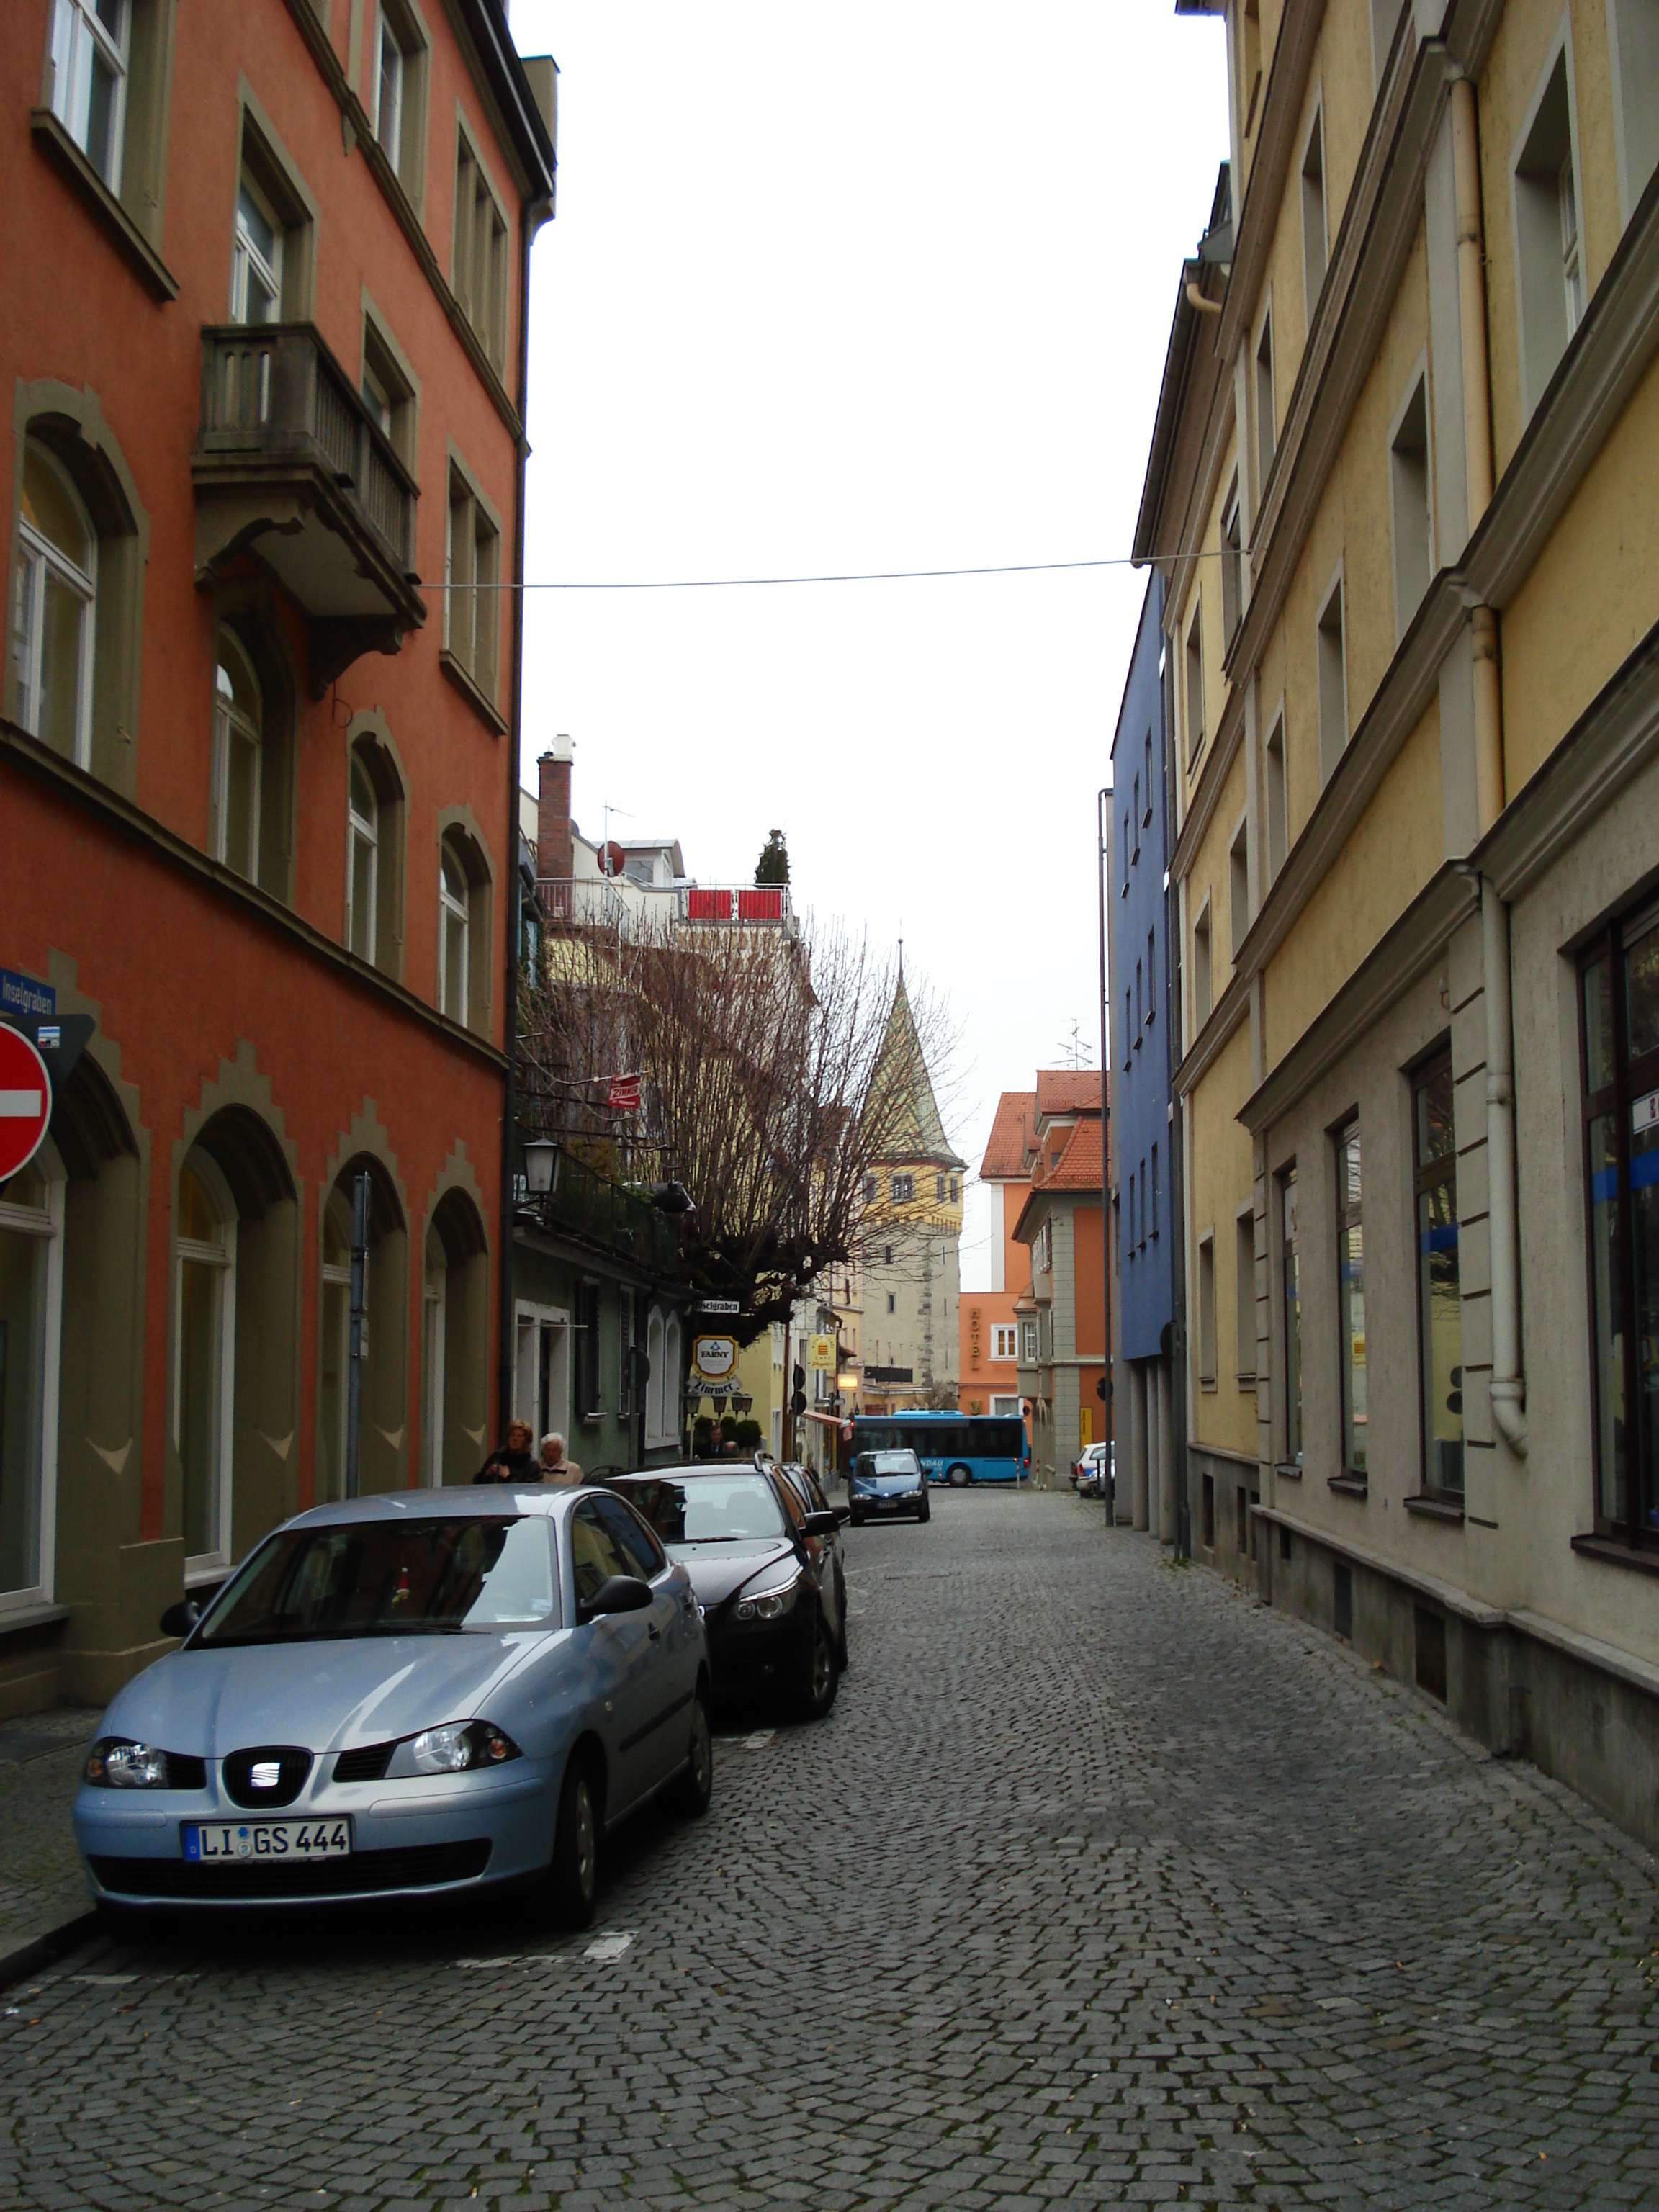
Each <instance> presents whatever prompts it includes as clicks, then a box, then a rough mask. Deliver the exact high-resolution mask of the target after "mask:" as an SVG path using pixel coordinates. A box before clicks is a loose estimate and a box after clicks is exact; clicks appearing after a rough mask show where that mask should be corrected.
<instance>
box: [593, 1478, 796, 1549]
mask: <svg viewBox="0 0 1659 2212" xmlns="http://www.w3.org/2000/svg"><path fill="white" fill-rule="evenodd" d="M617 1489H618V1490H620V1491H621V1492H622V1494H623V1497H624V1498H627V1500H628V1502H629V1504H630V1505H632V1506H634V1507H635V1508H636V1510H638V1511H639V1512H641V1513H642V1514H643V1515H644V1516H645V1518H646V1519H647V1521H648V1522H650V1523H651V1526H652V1527H653V1528H654V1529H655V1530H656V1532H657V1534H658V1535H659V1536H660V1537H661V1539H662V1541H663V1542H664V1543H665V1544H738V1543H741V1542H743V1541H744V1538H746V1537H747V1538H754V1537H770V1536H782V1535H784V1534H787V1530H786V1529H785V1528H784V1525H783V1508H782V1507H781V1505H780V1504H779V1503H778V1498H777V1492H775V1490H774V1489H773V1487H772V1486H771V1484H770V1483H769V1481H768V1480H766V1477H765V1476H764V1475H763V1474H691V1475H687V1476H685V1477H684V1479H683V1480H682V1479H680V1478H678V1477H677V1476H670V1475H653V1476H651V1477H649V1478H648V1479H646V1480H641V1481H639V1482H629V1483H625V1484H624V1483H618V1484H617Z"/></svg>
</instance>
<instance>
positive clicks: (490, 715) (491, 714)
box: [438, 645, 507, 738]
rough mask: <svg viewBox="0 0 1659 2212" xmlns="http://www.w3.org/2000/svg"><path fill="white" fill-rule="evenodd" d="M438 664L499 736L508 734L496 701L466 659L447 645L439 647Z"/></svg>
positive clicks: (502, 736)
mask: <svg viewBox="0 0 1659 2212" xmlns="http://www.w3.org/2000/svg"><path fill="white" fill-rule="evenodd" d="M438 665H439V667H440V668H441V669H442V671H443V672H444V674H445V675H446V676H447V678H449V680H450V682H451V683H452V684H453V685H454V686H455V689H456V690H458V691H459V693H460V694H461V696H462V697H463V698H464V699H465V700H466V701H467V702H469V704H470V705H471V707H472V708H473V710H474V711H475V713H477V714H478V715H479V716H480V718H481V719H482V720H484V721H486V722H488V723H489V726H490V728H491V729H492V730H493V731H494V732H495V735H496V736H497V737H498V738H504V737H505V736H506V735H507V723H506V721H505V720H504V719H503V718H502V716H501V714H498V713H497V712H496V710H495V702H494V701H493V700H492V699H491V698H490V697H489V695H488V693H487V692H485V691H484V690H483V689H482V687H481V686H480V685H479V684H478V681H477V678H476V677H475V676H474V675H473V673H472V671H471V669H470V668H468V667H467V666H466V665H465V662H464V661H460V660H458V659H456V657H455V655H454V654H453V653H452V652H451V651H450V649H449V647H447V645H444V646H440V647H439V648H438Z"/></svg>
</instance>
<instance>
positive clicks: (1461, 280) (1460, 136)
mask: <svg viewBox="0 0 1659 2212" xmlns="http://www.w3.org/2000/svg"><path fill="white" fill-rule="evenodd" d="M1451 127H1452V177H1453V189H1454V193H1455V209H1456V228H1457V302H1458V314H1459V323H1460V335H1461V337H1462V354H1463V455H1464V471H1465V474H1464V482H1465V487H1466V490H1467V495H1468V510H1469V531H1470V533H1471V535H1473V533H1474V530H1475V528H1476V526H1478V524H1479V523H1480V518H1481V516H1482V515H1483V514H1484V513H1486V508H1487V507H1488V506H1489V505H1490V504H1491V501H1492V394H1491V380H1490V374H1489V370H1488V365H1487V359H1486V261H1485V256H1486V243H1485V240H1484V237H1483V235H1482V229H1481V221H1480V138H1479V134H1478V130H1477V125H1476V116H1475V104H1474V86H1473V85H1472V84H1471V83H1470V82H1469V81H1468V78H1467V77H1459V78H1458V79H1457V80H1456V81H1455V82H1454V84H1453V86H1452V88H1451ZM1469 645H1470V651H1471V656H1472V665H1471V670H1470V675H1471V680H1472V683H1473V687H1474V701H1473V706H1474V775H1475V802H1476V811H1477V817H1478V819H1479V823H1480V835H1481V836H1483V837H1484V836H1486V834H1487V832H1488V831H1489V830H1490V829H1492V826H1493V824H1494V823H1496V822H1497V820H1498V816H1499V815H1500V814H1501V813H1502V812H1503V811H1504V699H1503V690H1502V686H1501V684H1500V680H1499V675H1498V617H1497V615H1496V613H1495V612H1494V611H1493V610H1492V608H1491V607H1486V606H1478V607H1474V608H1473V609H1472V610H1471V611H1470V615H1469ZM1480 954H1481V966H1482V968H1483V969H1484V972H1485V1002H1486V1173H1487V1183H1488V1198H1487V1206H1488V1216H1487V1231H1488V1236H1489V1237H1490V1241H1491V1248H1492V1425H1493V1426H1494V1427H1495V1428H1496V1429H1497V1431H1498V1434H1499V1435H1500V1436H1501V1437H1503V1438H1504V1442H1505V1443H1507V1444H1508V1445H1509V1447H1510V1450H1511V1451H1512V1452H1514V1453H1515V1454H1516V1456H1517V1457H1518V1458H1521V1459H1524V1458H1525V1457H1526V1455H1527V1413H1526V1405H1527V1383H1526V1377H1525V1376H1524V1375H1523V1374H1522V1371H1521V1263H1520V1227H1519V1220H1520V1202H1519V1194H1518V1186H1517V1182H1516V1147H1515V1046H1514V1041H1513V1035H1512V1028H1511V1021H1510V915H1509V908H1507V907H1506V906H1505V905H1504V901H1503V900H1502V898H1501V897H1500V896H1498V887H1497V885H1496V884H1494V883H1493V882H1492V880H1491V878H1489V877H1485V876H1483V877H1482V878H1480Z"/></svg>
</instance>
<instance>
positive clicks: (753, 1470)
mask: <svg viewBox="0 0 1659 2212" xmlns="http://www.w3.org/2000/svg"><path fill="white" fill-rule="evenodd" d="M771 1472H772V1468H771V1467H770V1465H768V1466H766V1467H757V1466H756V1464H755V1462H754V1461H753V1460H752V1459H707V1460H700V1461H699V1462H697V1464H696V1466H695V1467H636V1468H630V1470H629V1473H628V1474H613V1475H609V1476H607V1477H606V1482H607V1484H610V1483H615V1482H707V1481H708V1480H713V1479H716V1478H724V1479H726V1480H730V1478H731V1477H732V1475H734V1474H757V1475H759V1476H760V1478H761V1480H763V1481H764V1480H765V1479H766V1477H767V1476H768V1474H770V1473H771Z"/></svg>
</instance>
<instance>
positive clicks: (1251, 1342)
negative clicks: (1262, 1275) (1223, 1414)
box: [1233, 1212, 1255, 1383]
mask: <svg viewBox="0 0 1659 2212" xmlns="http://www.w3.org/2000/svg"><path fill="white" fill-rule="evenodd" d="M1233 1304H1234V1316H1233V1318H1234V1328H1235V1334H1236V1341H1235V1346H1234V1367H1233V1372H1234V1373H1235V1374H1236V1375H1237V1377H1238V1380H1239V1382H1240V1383H1254V1382H1255V1213H1254V1212H1244V1213H1240V1214H1238V1215H1237V1216H1236V1217H1235V1218H1234V1221H1233Z"/></svg>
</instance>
